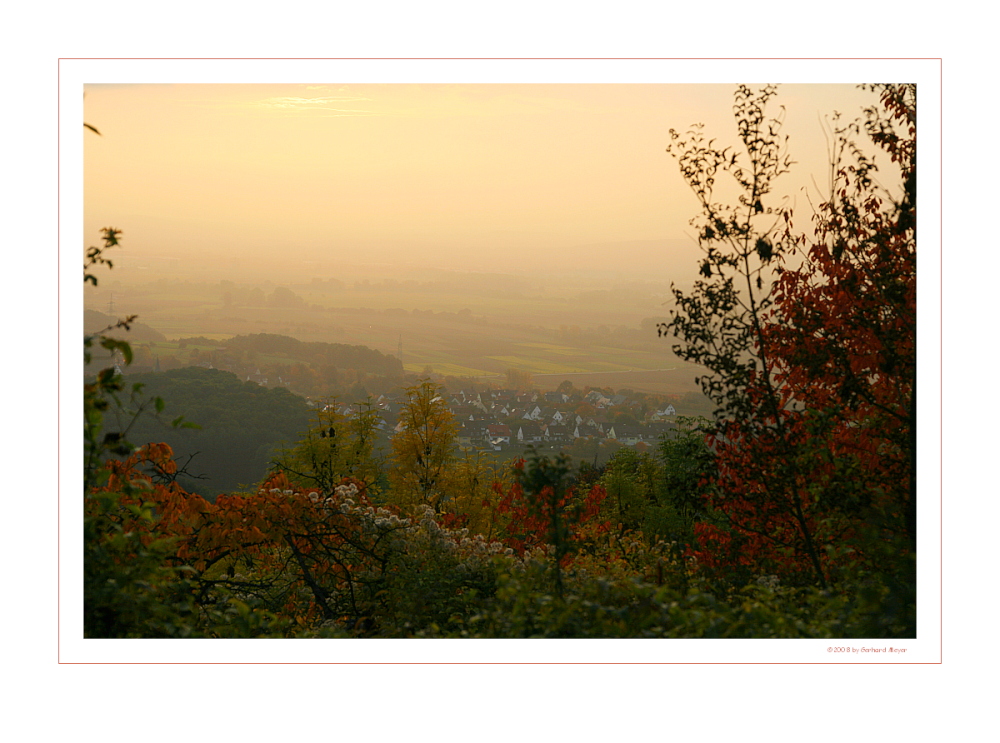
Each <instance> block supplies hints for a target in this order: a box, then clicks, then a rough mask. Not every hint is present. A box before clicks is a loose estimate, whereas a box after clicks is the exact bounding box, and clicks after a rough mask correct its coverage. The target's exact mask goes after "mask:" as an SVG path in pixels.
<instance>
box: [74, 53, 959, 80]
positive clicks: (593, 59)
mask: <svg viewBox="0 0 1000 743" xmlns="http://www.w3.org/2000/svg"><path fill="white" fill-rule="evenodd" d="M943 59H944V58H943V57H59V61H60V62H62V61H63V60H89V61H95V60H112V61H119V60H120V61H128V60H164V61H172V60H183V61H192V62H202V61H216V60H217V61H221V62H226V61H247V60H254V61H262V62H268V61H282V60H290V61H302V62H323V61H357V62H372V61H393V60H398V61H405V62H413V61H425V60H426V61H431V62H434V61H438V62H440V61H492V60H496V61H499V62H509V61H518V60H524V61H527V62H539V61H541V62H544V61H549V60H552V61H563V60H565V61H590V62H609V61H634V62H657V61H685V62H708V61H731V62H732V61H743V60H750V61H759V62H785V61H792V60H814V61H847V60H856V61H859V62H863V61H870V60H878V61H885V62H888V61H897V60H898V61H901V62H903V61H907V62H913V61H933V60H937V61H938V62H939V63H940V62H941V61H942V60H943ZM938 77H939V79H940V75H939V76H938Z"/></svg>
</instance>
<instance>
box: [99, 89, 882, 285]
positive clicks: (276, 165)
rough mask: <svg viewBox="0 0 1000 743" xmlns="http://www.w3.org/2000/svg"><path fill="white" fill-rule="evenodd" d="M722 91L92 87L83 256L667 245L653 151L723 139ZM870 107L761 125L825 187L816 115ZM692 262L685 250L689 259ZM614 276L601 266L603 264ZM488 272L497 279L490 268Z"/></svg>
mask: <svg viewBox="0 0 1000 743" xmlns="http://www.w3.org/2000/svg"><path fill="white" fill-rule="evenodd" d="M733 89H734V86H732V85H629V84H604V85H600V84H559V85H550V84H538V85H524V84H519V85H504V84H480V85H445V84H428V85H398V84H366V85H348V84H336V83H331V84H309V85H307V84H302V85H251V84H233V85H217V84H203V85H193V84H184V85H89V86H86V100H85V120H86V121H87V122H88V123H90V124H92V125H94V126H96V127H97V128H98V129H99V130H100V131H101V134H102V136H100V137H98V136H95V135H92V134H89V133H88V134H87V135H86V137H85V153H84V196H85V225H84V228H85V238H86V240H87V241H88V242H87V244H93V243H94V242H96V240H97V238H98V237H99V232H98V231H99V229H100V228H101V227H103V226H106V225H114V226H117V227H120V228H121V229H123V230H124V232H125V243H124V249H125V250H126V251H127V253H128V255H130V256H139V257H141V256H162V255H165V254H171V253H178V254H184V253H191V252H196V253H197V254H199V255H203V256H218V257H219V258H220V259H222V258H226V259H228V258H232V257H235V256H239V257H240V259H241V260H244V261H248V262H253V261H255V260H258V259H259V260H262V261H264V260H266V261H268V262H270V263H274V262H282V261H288V262H298V263H300V264H301V262H302V261H307V260H320V259H321V260H331V259H333V260H346V261H364V260H371V261H386V260H388V261H398V262H400V263H417V262H420V263H423V264H425V265H433V266H443V267H447V266H454V267H460V268H474V267H476V266H477V265H485V264H487V263H488V264H489V265H490V266H491V267H492V268H494V269H496V268H498V267H499V266H500V265H502V262H503V259H510V258H516V259H517V260H519V261H532V260H540V259H542V258H544V259H546V260H545V261H544V262H545V264H546V265H549V264H551V262H552V261H556V260H564V259H565V260H570V261H572V260H576V259H579V258H577V257H575V256H577V255H578V254H574V253H573V252H568V253H567V252H565V249H566V248H572V247H573V246H579V245H586V244H592V243H609V242H619V241H638V240H644V241H651V240H656V241H663V245H664V248H663V250H664V251H666V252H665V254H664V255H663V256H658V257H657V260H660V259H661V258H666V259H667V260H669V259H670V258H676V259H678V260H682V261H685V263H686V264H687V265H691V266H692V270H693V263H691V261H690V259H691V257H693V255H694V251H693V249H684V248H682V247H680V245H681V243H679V242H678V241H680V240H683V239H684V237H685V232H687V233H690V230H689V229H688V227H687V222H688V220H689V219H690V218H691V216H692V215H693V214H694V213H695V211H696V202H695V200H694V197H693V196H692V195H691V193H690V191H689V190H688V189H687V187H686V185H685V184H684V183H683V182H682V180H681V178H680V176H679V175H678V172H677V167H676V164H675V162H674V161H673V159H672V158H671V157H670V156H669V155H668V154H667V153H666V152H665V147H666V145H667V142H668V130H669V129H670V128H677V129H681V130H686V129H687V127H688V126H689V125H690V124H692V123H695V122H703V123H704V124H705V125H706V127H707V131H708V132H709V133H710V135H711V136H715V137H717V138H718V140H719V141H720V142H723V143H725V144H730V143H733V144H735V141H736V134H735V125H734V122H733V118H732V93H733ZM869 101H871V94H870V93H865V92H863V91H858V90H857V89H856V88H855V87H854V86H848V85H843V86H841V85H830V84H822V85H820V84H817V85H789V86H782V87H781V88H780V89H779V95H778V97H777V98H776V99H775V101H774V106H773V110H774V112H775V113H777V111H778V106H779V105H784V106H785V107H786V109H787V119H786V127H785V131H786V133H788V134H789V135H791V147H790V153H791V154H792V156H793V158H794V159H795V160H796V161H798V165H797V166H796V168H795V170H794V171H793V173H792V174H791V175H790V176H786V178H785V179H784V180H785V191H786V192H787V193H789V194H791V195H792V196H793V197H794V198H796V200H797V203H799V204H801V205H802V207H803V208H805V205H806V204H805V196H804V194H803V193H802V191H801V189H802V188H803V187H807V188H809V189H810V190H811V192H812V194H813V196H814V197H815V195H816V190H815V187H814V186H813V185H812V183H813V181H812V179H813V178H815V182H816V183H817V184H819V185H820V186H822V185H823V184H824V183H825V182H826V177H825V172H826V161H827V155H826V142H825V139H824V136H823V129H822V126H821V123H820V120H821V117H822V116H823V115H825V114H829V113H830V112H832V111H834V110H841V111H843V112H845V113H851V114H852V115H853V114H854V113H855V112H858V111H859V110H860V107H861V106H862V105H863V104H865V103H867V102H869ZM691 244H692V245H693V243H691ZM601 258H602V259H604V260H614V258H615V256H614V255H613V254H612V255H607V256H601ZM498 259H499V260H500V261H501V263H500V264H498V263H497V261H498Z"/></svg>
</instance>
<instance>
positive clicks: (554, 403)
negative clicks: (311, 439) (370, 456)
mask: <svg viewBox="0 0 1000 743" xmlns="http://www.w3.org/2000/svg"><path fill="white" fill-rule="evenodd" d="M560 389H561V390H563V391H560V390H557V391H553V392H541V391H537V390H532V391H516V390H506V389H492V390H484V391H467V390H459V391H457V392H454V393H451V392H446V391H444V390H442V397H443V399H444V401H445V403H446V404H447V407H448V409H449V410H450V411H451V414H452V416H453V417H454V419H455V422H456V423H457V424H458V427H459V428H458V436H457V444H458V446H459V447H460V448H462V449H467V450H474V451H487V452H489V451H492V452H510V451H511V450H513V451H514V452H515V453H516V452H517V451H520V450H522V449H524V448H525V447H528V446H534V447H536V448H564V447H566V446H567V445H572V444H573V443H574V442H577V441H579V440H581V439H586V440H591V441H608V442H614V443H617V444H618V445H621V446H632V447H637V448H639V449H644V448H645V447H646V446H649V445H652V444H655V443H656V442H657V441H659V440H660V439H661V438H662V437H663V436H664V435H665V434H669V433H670V432H671V431H674V430H675V429H676V417H677V410H676V408H675V406H674V404H673V403H670V402H665V401H663V400H662V399H661V398H660V397H659V396H655V397H656V399H655V400H651V399H650V397H651V396H647V395H644V394H642V393H638V394H637V395H636V396H629V395H625V394H620V393H619V394H614V393H611V391H610V390H599V389H587V390H585V391H580V390H576V389H575V388H572V386H571V385H570V384H569V383H563V385H561V386H560ZM310 404H311V405H313V406H314V407H317V406H320V405H322V406H323V408H324V409H325V410H331V409H332V410H333V411H334V412H336V413H339V414H340V415H343V416H345V417H348V418H349V417H351V416H352V415H355V414H356V413H357V412H358V410H359V405H358V404H354V405H348V404H341V403H333V404H323V403H317V402H315V401H310ZM405 404H406V395H405V394H404V393H403V392H398V393H390V394H383V395H379V396H378V397H377V398H373V401H372V405H373V409H374V410H376V411H377V412H378V414H379V417H380V419H381V420H380V423H379V426H378V427H379V429H380V430H381V431H382V432H383V433H384V434H385V435H387V436H389V437H391V436H393V435H395V434H397V433H399V432H400V431H402V430H403V427H404V423H403V422H402V421H401V420H400V412H401V411H402V410H403V408H404V406H405Z"/></svg>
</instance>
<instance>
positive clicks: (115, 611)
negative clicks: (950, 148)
mask: <svg viewBox="0 0 1000 743" xmlns="http://www.w3.org/2000/svg"><path fill="white" fill-rule="evenodd" d="M875 90H876V91H877V92H878V94H879V104H878V105H877V106H873V108H872V109H871V110H870V111H869V112H868V113H867V116H866V118H865V119H864V120H863V121H862V122H859V123H857V124H849V125H847V126H844V127H842V128H837V129H836V130H835V131H834V132H833V134H834V141H835V142H836V145H837V147H836V149H835V152H836V158H835V162H834V171H833V176H834V178H833V185H834V188H833V191H832V193H831V195H830V198H829V200H828V201H826V202H824V203H823V204H821V205H820V206H819V207H818V209H817V213H816V215H815V228H814V230H812V231H811V232H810V233H808V235H802V234H796V233H793V231H792V227H791V225H792V214H791V212H790V211H788V210H787V209H786V208H784V207H781V206H780V205H779V206H772V205H771V204H770V203H769V201H770V198H771V192H772V184H773V181H774V179H776V178H777V177H779V176H780V175H781V174H782V172H784V169H785V168H786V167H787V164H788V163H787V159H786V158H785V156H784V155H783V154H782V142H781V140H780V138H779V131H780V125H781V122H780V120H776V119H768V118H767V117H766V116H765V107H766V104H767V103H768V100H769V99H770V98H771V97H772V96H773V94H774V91H773V90H772V89H771V88H764V89H762V90H758V91H754V90H751V89H748V88H742V87H741V88H740V89H739V90H738V91H737V96H736V106H735V110H736V114H737V124H738V128H739V133H740V140H741V142H742V144H743V146H744V150H745V151H744V152H743V153H741V154H740V155H739V156H737V155H736V154H734V153H733V152H732V151H731V150H730V149H725V150H718V149H716V148H715V147H714V144H713V142H712V141H710V140H706V139H705V138H704V137H703V136H702V134H701V132H700V130H698V129H694V130H692V131H691V132H689V133H688V134H686V135H680V134H676V133H674V132H672V133H671V135H672V142H671V149H670V151H671V152H672V154H674V155H675V157H676V158H677V160H678V163H679V165H680V168H681V172H682V174H683V175H684V177H685V179H686V180H687V182H688V183H689V184H690V185H691V187H692V189H693V190H694V192H695V194H696V195H697V196H698V198H699V202H700V203H701V206H702V213H701V214H700V215H699V216H698V217H696V219H695V221H694V224H695V226H696V228H697V229H698V234H699V239H700V241H701V244H702V247H703V248H704V251H705V258H704V261H703V263H702V264H701V273H702V276H703V277H704V280H703V281H700V282H699V283H697V284H696V285H695V286H694V288H693V289H692V290H691V291H690V292H688V293H682V292H680V291H677V292H676V293H675V294H676V301H677V308H678V309H677V311H676V312H675V314H674V315H673V316H672V318H671V319H670V321H669V322H665V323H664V324H663V325H662V326H661V332H665V333H666V334H668V335H670V336H672V337H674V338H675V339H677V344H676V346H675V347H674V352H675V353H676V354H678V356H680V357H681V358H683V359H686V360H688V361H691V362H694V363H697V364H699V365H701V366H702V367H703V368H704V369H705V370H706V371H705V373H704V375H703V377H702V378H701V386H702V389H703V391H704V393H705V394H706V395H707V396H708V397H710V398H711V399H712V400H714V401H715V403H716V406H717V410H716V413H715V416H714V417H713V419H711V420H704V419H701V420H699V419H687V420H685V421H682V425H681V426H680V428H679V430H678V433H677V435H675V436H672V437H669V438H666V439H664V440H663V441H662V442H661V443H660V446H659V447H658V448H657V449H656V450H655V451H653V452H649V453H638V452H636V451H633V450H629V449H622V450H621V451H619V452H617V453H616V454H615V455H614V456H613V457H612V458H611V460H610V461H609V462H608V464H607V465H606V466H604V467H602V468H594V467H579V468H578V467H575V466H573V465H571V464H570V461H569V460H568V459H567V458H565V457H554V458H553V457H547V456H543V455H541V454H537V453H529V454H528V456H527V457H526V458H525V459H520V460H517V461H516V462H515V463H514V464H513V466H510V467H502V466H497V465H495V464H493V463H490V462H486V461H484V460H483V459H482V458H481V457H476V456H472V455H465V456H460V455H458V454H456V452H455V449H454V447H453V445H452V444H453V441H454V437H455V433H456V428H455V422H454V420H453V419H451V417H450V416H449V415H448V411H447V408H446V407H445V406H444V403H443V399H442V396H441V389H440V388H439V387H438V385H436V384H435V383H433V382H431V381H425V382H422V383H419V384H416V385H413V386H411V387H410V388H409V389H408V390H407V403H406V406H405V410H404V413H403V415H402V416H401V420H403V421H404V422H405V425H404V426H403V427H402V429H401V430H400V432H399V433H397V435H396V436H395V437H394V438H393V440H392V453H391V457H390V459H389V461H388V462H383V461H382V460H381V459H380V458H379V457H377V456H375V452H374V449H373V434H374V428H373V423H374V419H373V418H372V417H371V416H366V415H358V416H355V417H353V418H344V417H342V416H339V415H337V414H335V413H331V412H328V411H324V412H323V413H321V414H320V415H319V416H318V417H317V418H316V419H315V421H314V424H313V426H312V427H311V428H310V429H309V430H308V431H307V432H306V433H305V435H304V436H303V437H302V438H301V439H300V440H299V441H298V443H297V444H296V445H295V446H294V447H292V448H290V449H289V450H288V451H286V452H285V453H284V454H283V455H282V456H280V457H278V458H277V459H276V460H275V462H274V466H273V469H272V471H271V473H270V474H269V476H268V477H267V478H266V479H265V480H264V481H263V482H261V483H260V484H259V485H257V486H255V487H254V488H252V489H250V490H249V491H247V492H235V493H230V494H226V495H220V496H219V497H218V498H216V500H215V502H214V503H210V502H208V501H207V500H205V499H203V498H202V497H200V496H198V495H196V494H193V493H190V492H188V491H187V490H186V489H185V488H184V487H183V486H182V484H181V483H180V482H179V472H178V466H177V463H176V462H175V461H174V459H173V453H172V451H171V450H170V448H169V447H168V446H166V445H163V444H147V445H145V446H142V447H140V448H138V449H136V448H134V447H132V446H130V445H129V444H128V442H127V437H126V433H127V430H128V426H125V427H124V428H123V427H121V426H119V427H116V428H109V426H108V423H109V422H110V420H111V414H112V413H113V412H114V411H115V410H121V409H123V408H122V405H123V398H124V397H126V396H129V397H132V398H134V399H142V397H143V395H144V394H145V392H147V391H145V390H144V389H143V388H142V387H141V385H140V386H139V387H138V388H137V387H135V386H133V387H131V388H129V389H126V388H125V383H124V381H123V378H122V376H121V375H120V374H116V373H115V371H114V369H108V370H105V371H102V372H101V373H100V374H99V375H98V376H97V377H96V379H95V380H94V381H93V382H92V383H89V384H88V385H87V386H86V387H85V408H86V413H87V415H86V421H85V453H86V464H85V496H86V498H85V506H84V508H85V520H84V528H85V560H84V567H85V576H84V601H85V611H84V632H85V635H86V636H88V637H455V638H457V637H501V638H512V637H632V638H653V637H733V638H736V637H768V638H790V637H856V638H890V637H891V638H907V637H915V636H916V596H915V573H916V484H915V483H916V479H915V478H916V463H915V450H916V447H915V440H916V419H915V361H916V356H915V318H916V311H915V310H916V305H915V302H916V298H915V286H916V280H915V279H916V274H915V260H916V257H915V237H914V234H915V233H914V230H915V183H916V169H915V136H916V134H915V123H914V122H915V90H914V89H913V87H912V86H875ZM862 133H864V134H865V135H866V136H867V137H868V138H869V139H870V141H871V142H872V143H874V145H875V146H877V147H879V148H881V149H882V150H883V151H884V152H885V153H887V154H888V155H889V156H890V158H891V159H892V161H893V162H894V163H895V164H896V165H897V166H898V169H899V181H900V185H899V188H898V190H897V191H890V192H889V193H888V196H886V195H885V194H884V193H883V192H882V191H881V190H879V189H878V188H877V187H876V185H875V170H874V166H873V164H872V161H871V159H870V156H869V155H867V154H865V152H864V151H863V150H862V149H860V148H859V147H857V146H855V144H854V143H855V141H856V139H857V138H858V137H860V136H861V134H862ZM723 174H728V175H729V176H732V179H733V181H734V183H735V184H736V185H737V186H738V187H739V188H740V189H741V195H740V196H739V197H738V199H737V203H736V204H735V205H733V206H731V207H730V206H725V205H722V204H719V203H717V202H716V201H715V200H714V198H713V187H714V182H715V179H716V178H717V177H721V176H722V175H723ZM105 237H106V242H105V246H104V247H105V249H107V248H110V247H113V246H114V244H115V243H116V242H117V231H115V230H108V231H106V235H105ZM92 250H93V251H96V252H92V253H89V254H88V258H89V259H90V260H91V262H93V261H99V260H100V257H101V254H102V251H101V250H100V249H96V248H95V249H92ZM90 266H91V264H88V269H89V268H90ZM87 276H88V277H89V278H90V280H92V281H94V282H96V279H94V278H93V276H92V274H89V273H88V274H87ZM128 323H129V320H125V321H122V324H124V325H127V324H128ZM86 343H87V347H88V350H89V348H90V347H91V346H92V345H94V344H95V343H98V344H100V345H101V346H103V347H104V348H105V349H107V350H109V351H114V352H119V353H121V354H122V355H123V357H124V358H125V361H126V362H127V361H129V360H130V357H131V353H132V351H131V348H130V347H129V345H128V344H127V343H126V342H125V341H123V340H121V339H119V338H115V337H111V336H109V335H96V336H89V337H88V338H87V341H86ZM148 408H149V410H150V411H151V412H155V411H162V410H163V402H162V400H161V399H159V398H158V397H152V398H150V401H149V404H148ZM174 423H175V424H176V425H183V421H174Z"/></svg>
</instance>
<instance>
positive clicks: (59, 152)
mask: <svg viewBox="0 0 1000 743" xmlns="http://www.w3.org/2000/svg"><path fill="white" fill-rule="evenodd" d="M137 59H138V60H190V61H204V60H219V61H226V60H260V61H269V60H301V61H323V60H351V61H372V60H410V61H412V60H428V61H446V60H456V61H461V60H498V61H509V60H526V61H539V60H543V61H544V60H555V61H558V60H588V61H609V60H625V61H658V60H663V61H670V60H685V61H704V60H730V61H731V60H743V59H746V60H755V61H785V60H793V59H798V60H817V61H826V60H886V61H888V60H900V61H904V60H905V61H933V60H937V62H938V103H939V109H938V117H939V132H938V135H939V141H940V149H939V151H938V158H939V161H940V176H939V178H940V181H941V182H940V185H941V187H942V188H941V191H940V192H939V193H938V201H939V214H940V215H941V217H940V222H939V224H938V231H939V248H940V255H939V256H938V262H939V266H940V274H939V276H938V291H939V293H940V297H941V309H940V310H939V315H940V320H941V324H940V327H939V329H938V340H939V345H940V346H941V348H943V347H944V193H943V186H944V58H943V57H59V58H58V60H57V66H56V89H57V101H56V111H57V117H58V120H57V122H56V135H57V141H56V191H57V193H56V210H57V219H56V260H57V273H56V287H57V292H58V296H57V298H56V312H57V323H56V324H57V328H56V339H57V348H56V363H57V371H56V380H57V382H56V383H57V387H58V389H57V390H56V405H57V411H56V413H57V423H56V431H57V437H58V439H57V442H56V452H57V457H59V461H62V459H61V452H62V448H61V447H62V440H61V436H59V433H60V431H61V428H60V424H61V421H62V414H61V410H62V404H61V392H62V386H61V377H62V363H61V358H62V347H61V338H62V313H61V303H62V290H61V289H62V284H61V272H60V271H59V270H58V268H59V266H60V265H61V261H60V258H61V245H62V241H61V236H62V220H61V214H62V211H61V197H62V189H61V173H62V170H61V167H60V166H61V163H62V150H61V137H60V134H61V127H62V117H61V116H60V113H61V106H62V98H61V96H59V95H58V93H59V92H61V90H62V62H63V61H64V60H67V61H68V60H122V61H125V60H137ZM938 366H939V378H940V390H939V392H940V396H939V398H938V408H939V414H940V422H939V424H938V426H939V429H940V431H939V433H940V436H941V438H940V440H939V442H938V458H939V461H940V463H941V469H940V471H939V473H938V479H939V483H938V508H939V517H940V518H939V521H938V532H939V533H938V538H939V544H940V549H941V572H940V574H939V576H938V582H939V594H938V595H939V602H938V612H939V620H938V627H939V631H938V642H939V652H938V658H939V659H938V660H937V661H915V662H913V663H902V662H890V663H877V662H873V663H857V662H849V663H830V662H827V661H820V662H815V663H813V662H809V661H788V662H786V661H777V662H769V661H760V662H758V661H733V662H726V661H701V662H700V661H676V662H671V661H663V662H656V661H651V662H646V663H635V662H628V661H611V662H594V663H587V662H582V663H567V662H559V661H553V662H523V663H519V662H510V663H507V662H476V663H454V662H447V661H441V662H433V661H431V662H426V661H412V662H383V661H371V662H365V661H357V662H353V661H345V662H327V661H317V662H312V663H304V662H300V661H268V662H261V663H253V662H247V663H233V662H229V661H218V662H214V661H191V662H183V661H182V662H177V663H169V662H167V663H165V662H150V663H143V662H141V661H62V660H61V648H62V645H61V642H62V631H61V622H62V582H61V581H62V531H61V529H62V508H61V506H62V472H61V468H59V471H57V473H56V503H57V508H58V514H59V516H58V517H57V519H56V538H57V541H58V543H57V545H56V561H57V564H56V573H57V575H56V590H57V596H56V607H57V617H56V632H57V637H56V656H57V663H60V664H63V665H835V666H842V665H941V664H943V663H944V355H943V354H941V358H940V359H939V360H938Z"/></svg>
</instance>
